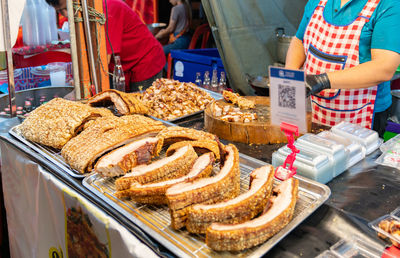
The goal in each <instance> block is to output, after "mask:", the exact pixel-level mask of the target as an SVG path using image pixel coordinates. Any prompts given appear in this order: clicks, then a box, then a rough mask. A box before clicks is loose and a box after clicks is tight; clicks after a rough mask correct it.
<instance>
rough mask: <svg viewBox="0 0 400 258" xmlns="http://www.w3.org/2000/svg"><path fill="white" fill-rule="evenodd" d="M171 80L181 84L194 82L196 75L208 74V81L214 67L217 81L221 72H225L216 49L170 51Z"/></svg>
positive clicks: (202, 76)
mask: <svg viewBox="0 0 400 258" xmlns="http://www.w3.org/2000/svg"><path fill="white" fill-rule="evenodd" d="M171 57H172V59H173V66H172V67H173V78H174V79H175V80H178V81H181V82H195V80H196V73H197V72H200V73H201V79H202V80H203V78H204V72H205V71H209V72H210V79H211V77H212V71H213V69H214V67H216V68H217V71H218V80H219V77H220V75H221V72H222V71H223V72H225V70H224V65H223V64H222V61H221V58H220V56H219V53H218V50H217V49H216V48H204V49H184V50H172V51H171Z"/></svg>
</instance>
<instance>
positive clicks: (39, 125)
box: [18, 98, 113, 149]
mask: <svg viewBox="0 0 400 258" xmlns="http://www.w3.org/2000/svg"><path fill="white" fill-rule="evenodd" d="M102 116H113V114H112V113H111V112H110V111H108V110H103V109H98V108H93V107H91V106H89V105H86V104H82V103H80V102H75V101H70V100H65V99H61V98H54V99H52V100H50V101H49V102H48V103H46V104H44V105H41V106H40V107H38V108H37V109H35V110H34V111H32V112H31V113H30V114H29V116H28V117H27V118H26V119H25V120H24V121H23V122H22V123H21V125H20V126H19V127H18V129H19V131H20V132H21V134H22V135H23V136H24V137H25V138H26V139H28V140H30V141H33V142H37V143H40V144H43V145H46V146H50V147H53V148H56V149H61V148H62V147H63V146H64V145H65V144H66V143H67V142H68V141H69V140H70V139H71V138H73V137H74V136H76V135H77V134H78V133H79V132H80V131H81V130H82V128H83V125H84V124H85V123H86V122H88V121H91V120H94V119H97V118H99V117H102Z"/></svg>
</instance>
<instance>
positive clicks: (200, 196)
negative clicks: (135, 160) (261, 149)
mask: <svg viewBox="0 0 400 258" xmlns="http://www.w3.org/2000/svg"><path fill="white" fill-rule="evenodd" d="M225 150H226V155H225V156H224V157H225V160H224V165H223V167H222V168H221V170H220V171H219V173H218V174H217V175H215V176H213V177H209V178H202V179H199V180H196V181H194V182H186V183H180V184H177V185H174V186H172V187H170V188H168V190H167V192H166V196H167V199H168V206H169V210H170V213H171V226H172V228H174V229H179V228H181V227H182V226H183V225H184V224H185V219H186V215H185V214H186V210H187V209H186V208H187V207H189V206H191V205H193V204H198V203H204V202H206V203H207V204H210V203H215V202H218V201H223V200H227V199H232V198H234V197H236V196H238V194H239V192H240V170H239V152H238V150H237V148H236V147H235V146H234V145H232V144H230V145H228V146H226V147H225Z"/></svg>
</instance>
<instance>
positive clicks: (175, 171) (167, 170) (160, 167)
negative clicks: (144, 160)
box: [115, 145, 198, 191]
mask: <svg viewBox="0 0 400 258" xmlns="http://www.w3.org/2000/svg"><path fill="white" fill-rule="evenodd" d="M197 158H198V157H197V154H196V152H195V151H194V149H193V147H192V146H190V145H186V146H183V147H182V148H180V149H178V150H177V151H176V152H175V153H174V154H173V155H171V156H169V157H166V158H163V159H160V160H157V161H155V162H153V163H151V164H149V165H140V166H137V167H134V168H133V169H132V170H131V172H130V173H127V174H126V175H124V176H123V177H120V178H118V179H117V180H116V181H115V186H116V189H117V190H118V191H121V190H126V189H129V188H130V186H131V183H133V182H138V183H140V184H147V183H151V182H158V181H161V180H167V179H173V178H178V177H181V176H184V175H186V174H187V173H189V170H190V168H191V167H192V165H193V163H194V162H195V161H196V159H197Z"/></svg>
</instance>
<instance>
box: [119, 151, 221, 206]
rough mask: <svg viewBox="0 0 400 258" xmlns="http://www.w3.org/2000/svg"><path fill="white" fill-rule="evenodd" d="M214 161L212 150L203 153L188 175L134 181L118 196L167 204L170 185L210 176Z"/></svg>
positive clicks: (137, 200)
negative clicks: (151, 181) (165, 179)
mask: <svg viewBox="0 0 400 258" xmlns="http://www.w3.org/2000/svg"><path fill="white" fill-rule="evenodd" d="M213 162H214V155H213V154H212V153H211V152H209V153H206V154H203V155H202V156H200V157H199V158H198V159H197V160H196V161H195V162H194V164H193V166H192V168H191V169H190V172H189V173H188V174H187V175H186V176H183V177H179V178H176V179H171V180H167V181H161V182H157V183H151V184H144V185H143V184H140V183H137V182H133V183H132V184H131V187H130V188H129V189H128V190H123V191H119V192H117V193H116V196H117V197H118V198H125V197H127V198H131V199H132V200H134V201H136V202H140V203H149V204H166V203H167V198H166V197H165V192H166V191H167V189H168V188H169V187H171V186H173V185H176V184H178V183H182V182H189V181H193V180H196V179H198V178H203V177H208V176H210V174H211V172H212V169H213Z"/></svg>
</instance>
